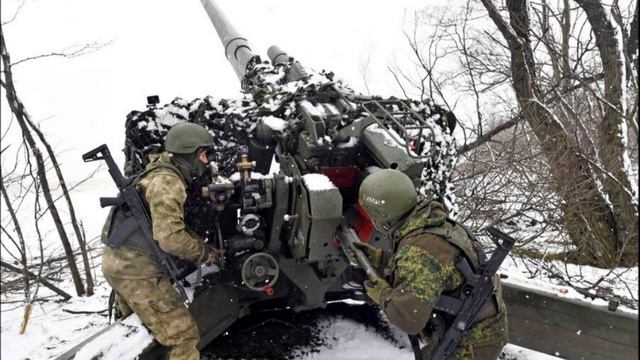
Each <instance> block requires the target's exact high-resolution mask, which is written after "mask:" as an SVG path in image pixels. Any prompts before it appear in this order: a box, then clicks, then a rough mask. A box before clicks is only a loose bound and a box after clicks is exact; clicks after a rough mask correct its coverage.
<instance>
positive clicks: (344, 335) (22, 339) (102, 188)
mask: <svg viewBox="0 0 640 360" xmlns="http://www.w3.org/2000/svg"><path fill="white" fill-rule="evenodd" d="M106 176H107V175H106V172H102V173H99V174H98V175H97V176H96V179H93V180H91V181H88V182H87V183H85V184H83V185H82V186H81V187H80V188H79V189H78V191H77V192H76V193H75V194H74V198H75V199H77V201H78V204H79V206H80V209H81V210H80V211H81V213H83V214H96V215H95V216H89V217H87V219H86V221H87V225H86V226H87V228H88V229H92V230H91V232H90V233H89V237H91V236H95V235H97V231H98V230H99V228H100V226H99V225H101V223H102V221H103V218H104V214H103V210H102V209H100V208H99V206H98V202H97V198H98V197H99V196H104V195H110V191H112V190H110V189H109V187H108V186H107V183H106V181H105V180H104V177H106ZM101 179H102V180H101ZM105 192H106V193H105ZM96 260H97V261H98V262H99V257H98V258H97V259H96ZM97 265H98V264H96V266H97ZM576 271H578V270H576ZM580 271H582V272H583V273H589V274H591V273H592V275H593V277H592V278H597V277H598V276H599V275H600V273H601V270H597V269H591V268H585V267H582V268H580ZM501 273H503V274H508V278H507V279H504V280H503V281H505V282H510V283H515V284H518V285H522V286H527V287H533V288H537V289H540V290H543V291H546V292H549V293H553V294H556V295H558V296H566V297H573V298H577V299H584V297H583V296H582V295H580V294H577V293H575V291H573V290H571V289H569V288H567V287H566V286H560V285H555V284H552V283H549V282H548V281H545V280H544V279H529V278H528V274H529V271H528V270H527V268H525V267H524V266H523V265H522V264H521V263H519V262H518V261H513V260H510V261H508V262H507V263H506V264H505V266H504V267H503V269H501ZM97 275H98V278H97V287H96V295H94V296H93V297H89V298H87V297H83V298H73V299H72V300H70V301H69V302H67V303H58V302H55V301H53V300H56V299H55V297H49V296H51V295H52V293H50V292H49V291H48V290H47V289H44V288H43V289H41V290H40V297H42V298H47V299H48V300H49V301H46V302H38V303H37V304H36V305H35V306H34V309H33V313H32V314H31V319H30V321H29V325H28V327H27V331H26V333H25V334H24V335H18V329H19V327H20V324H21V322H22V316H23V309H24V307H23V305H22V304H21V303H20V302H19V301H20V300H21V299H22V298H21V296H20V295H19V294H16V295H15V296H13V299H11V298H8V297H5V296H3V297H2V301H3V303H2V305H1V310H2V313H1V314H2V323H1V344H0V345H1V346H0V349H1V350H0V351H1V352H0V357H1V358H2V359H7V360H22V359H51V358H55V357H56V356H58V355H60V354H62V353H64V352H65V351H66V350H67V349H69V348H71V347H73V346H74V345H76V344H78V343H79V342H81V341H82V340H83V339H85V338H86V337H88V336H90V335H91V334H93V333H95V332H97V331H98V330H100V329H101V328H103V327H105V326H107V317H106V312H100V313H92V314H74V313H70V312H68V311H85V312H99V311H103V310H105V309H106V307H107V298H108V295H109V288H108V285H107V284H106V282H105V281H104V280H103V279H102V277H101V274H100V271H99V267H98V271H97ZM625 276H626V280H629V281H628V283H630V284H636V285H635V286H637V276H638V272H637V269H633V270H632V271H627V272H626V273H625ZM634 279H635V281H634ZM60 286H61V287H62V288H63V289H64V290H66V291H68V292H69V293H73V286H72V284H71V283H70V282H64V283H62V284H61V285H60ZM636 291H637V289H636ZM11 300H14V301H17V302H16V303H7V302H8V301H11ZM595 303H596V304H600V305H605V306H606V302H603V301H602V300H595ZM621 308H624V306H621ZM624 311H628V312H635V313H637V310H633V309H629V308H624ZM128 321H130V322H131V323H132V326H135V325H136V324H138V325H139V323H137V322H136V319H131V320H128ZM318 328H320V329H322V330H321V334H323V335H322V336H323V337H325V339H324V340H325V341H324V343H325V344H326V345H324V346H323V347H322V348H321V349H320V351H319V352H305V351H304V349H303V350H300V351H299V354H300V356H301V357H300V358H301V359H308V360H320V359H327V360H328V359H398V360H401V359H407V360H410V359H412V353H411V351H410V350H409V348H408V347H405V348H404V349H401V348H399V347H398V345H397V344H395V343H393V342H391V341H389V340H387V339H384V338H383V337H381V336H380V335H379V334H377V333H376V332H375V331H373V330H371V329H368V328H367V327H365V325H363V324H359V323H357V322H354V321H353V320H349V319H343V318H340V317H336V318H332V319H325V320H323V321H321V322H319V323H318ZM114 336H116V335H114ZM397 338H398V339H403V338H404V337H403V336H402V335H399V336H397ZM150 339H151V338H150V335H149V334H148V333H147V332H146V330H144V329H143V328H140V331H139V332H138V333H136V335H135V337H130V338H128V339H127V340H128V342H126V343H125V342H122V341H118V346H117V347H116V348H114V349H112V350H114V351H115V352H114V353H113V355H111V356H110V357H108V359H111V358H113V359H125V358H126V355H123V354H126V353H128V351H131V349H134V348H137V349H140V348H141V347H143V344H145V343H147V342H148V341H150ZM89 350H91V349H87V350H85V352H86V356H81V357H80V358H82V359H84V358H86V359H90V358H91V356H89V355H90V354H91V353H92V352H91V351H89ZM94 350H95V347H94ZM94 353H95V352H94ZM505 354H507V355H508V357H507V359H532V360H533V359H536V360H537V359H541V360H542V359H552V358H554V357H553V356H549V355H545V354H542V353H538V352H535V351H532V350H529V349H524V348H521V347H518V346H516V345H512V344H510V345H508V346H507V347H506V348H505Z"/></svg>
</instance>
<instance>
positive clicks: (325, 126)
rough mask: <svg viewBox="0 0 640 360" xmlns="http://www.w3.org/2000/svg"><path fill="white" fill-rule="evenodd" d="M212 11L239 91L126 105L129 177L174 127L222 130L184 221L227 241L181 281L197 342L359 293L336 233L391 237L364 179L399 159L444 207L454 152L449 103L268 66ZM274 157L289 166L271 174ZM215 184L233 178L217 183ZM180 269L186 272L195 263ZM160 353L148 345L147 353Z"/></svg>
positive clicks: (282, 62) (208, 4)
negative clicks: (191, 279) (190, 279)
mask: <svg viewBox="0 0 640 360" xmlns="http://www.w3.org/2000/svg"><path fill="white" fill-rule="evenodd" d="M203 6H204V8H205V10H206V11H207V13H208V14H209V17H210V19H211V20H212V22H213V24H214V26H215V28H216V30H217V32H218V35H219V37H220V38H221V40H222V43H223V46H224V49H225V55H226V56H227V58H228V59H229V61H230V62H231V65H232V67H233V68H234V70H235V71H236V74H237V75H238V77H239V78H241V81H242V87H243V90H244V91H243V93H242V95H241V96H239V97H238V98H235V99H216V98H213V97H206V98H204V99H195V100H193V101H191V102H187V101H184V100H182V99H175V100H174V101H172V102H171V103H170V104H166V105H164V106H157V105H154V104H150V106H149V107H148V109H146V110H145V111H133V112H131V113H130V114H129V115H128V116H127V120H126V123H125V128H126V134H127V136H126V140H125V158H126V163H125V169H124V170H125V175H127V176H131V175H133V174H135V173H137V172H139V171H141V170H142V169H143V168H144V166H145V165H146V164H147V161H148V160H147V159H148V155H149V154H152V153H157V152H160V151H163V150H164V148H163V139H164V136H165V135H166V133H167V131H168V129H169V128H170V127H171V126H173V125H175V124H176V123H180V122H185V121H190V122H197V123H199V124H201V125H203V126H205V127H206V128H207V129H208V130H209V131H210V132H211V133H212V135H214V139H215V148H216V150H217V151H216V154H217V156H218V158H217V159H216V162H217V165H218V166H217V169H215V171H213V172H212V173H211V174H207V175H208V176H206V177H203V178H200V179H196V180H195V181H194V185H192V186H191V187H190V188H192V189H194V191H193V192H192V193H191V194H190V196H189V198H188V200H187V204H185V221H186V223H187V226H188V227H189V228H190V229H191V230H193V231H194V232H196V233H198V234H200V235H201V236H202V237H203V238H205V239H206V240H207V241H208V242H210V243H213V244H221V245H222V247H223V248H224V250H225V262H224V266H223V267H221V268H220V271H217V272H215V273H209V274H207V275H205V276H203V278H202V282H201V286H196V284H195V283H194V284H191V286H190V287H189V286H187V288H186V291H187V292H188V293H193V294H194V296H193V301H192V303H191V305H190V307H189V309H190V311H191V313H192V314H193V317H194V319H195V320H196V322H197V325H198V328H199V332H200V337H201V341H200V344H199V347H200V348H202V347H204V346H206V345H207V344H208V343H209V342H211V341H212V340H213V339H214V338H216V337H217V336H218V335H220V334H221V333H222V332H224V331H225V329H227V328H228V327H229V326H230V325H231V324H233V323H234V322H235V321H236V320H237V319H239V318H240V317H243V316H246V315H248V314H250V313H252V312H253V311H259V310H264V309H278V308H285V307H288V308H291V309H293V310H295V311H301V310H305V309H312V308H317V307H324V306H325V305H326V304H327V302H328V301H332V300H340V299H347V298H360V297H361V296H362V294H361V292H359V291H357V290H359V289H354V288H353V287H349V286H347V287H345V286H343V285H344V284H347V283H352V282H353V280H356V282H360V281H361V280H362V279H363V274H362V273H361V269H358V268H355V267H352V266H349V260H348V259H347V258H346V256H345V252H343V251H342V249H341V248H340V245H339V243H337V242H336V241H335V239H334V236H335V234H336V232H337V231H338V228H339V226H341V224H343V225H342V227H343V228H345V227H346V228H349V227H351V226H355V225H358V229H359V232H358V233H357V235H354V233H353V231H352V230H351V231H350V233H351V235H353V236H358V237H359V238H360V239H361V241H363V242H369V243H371V244H372V245H374V246H376V247H378V248H380V249H382V250H383V251H387V250H390V248H391V246H392V244H391V243H390V242H389V241H386V240H385V239H384V238H383V237H382V236H379V234H378V233H377V232H376V231H375V229H373V227H372V226H371V224H370V223H369V222H368V220H367V219H366V218H364V217H363V215H362V214H361V213H360V212H359V211H358V210H357V204H356V202H357V192H358V188H359V185H360V182H361V181H362V179H363V178H364V177H366V176H367V174H368V173H370V172H371V171H375V170H376V169H378V168H393V169H397V170H399V171H402V172H404V173H405V174H407V175H408V176H409V177H410V178H411V179H412V180H413V182H414V184H415V185H416V187H418V188H420V189H422V190H423V191H429V192H431V193H432V194H434V195H435V196H438V197H439V198H441V199H443V200H444V201H445V202H446V201H447V200H448V199H450V194H449V191H450V189H451V187H450V185H449V183H448V175H449V173H450V171H451V168H452V166H453V160H454V154H455V149H454V146H453V139H452V138H451V136H450V132H451V130H452V128H453V126H454V124H455V118H454V117H453V114H451V113H450V112H448V111H446V110H444V109H442V108H441V107H439V106H437V105H435V104H433V103H431V102H430V101H426V102H422V101H416V100H399V99H395V98H390V99H383V98H379V97H367V96H362V95H359V94H356V93H355V92H354V91H353V90H351V89H350V88H349V87H347V86H345V85H344V84H342V83H341V82H340V81H339V80H336V79H334V75H333V74H332V73H328V72H324V71H323V72H320V73H317V72H314V71H311V70H309V69H305V68H303V66H302V65H301V64H300V63H298V62H297V61H295V60H294V59H293V58H291V57H290V56H288V55H287V54H286V53H284V52H283V51H281V50H280V49H279V48H277V47H272V48H270V49H269V51H268V54H269V58H270V60H271V62H268V61H264V62H263V61H261V60H260V58H259V57H258V56H255V55H254V54H253V53H252V52H251V50H250V48H249V46H248V42H247V40H246V39H244V38H243V37H241V36H240V35H239V34H238V33H237V32H236V30H235V29H234V28H233V26H231V24H230V23H229V21H228V20H227V19H226V18H225V17H224V15H223V13H222V12H221V11H220V9H219V8H218V6H217V5H216V4H215V2H213V1H203ZM274 155H275V159H276V160H277V161H278V162H279V164H280V172H279V173H278V174H270V175H265V174H266V173H268V172H269V168H270V166H271V163H272V159H273V158H274ZM318 179H322V180H323V181H321V182H318V181H317V180H318ZM318 183H324V184H330V185H331V186H316V185H317V184H318ZM212 184H227V185H225V186H223V187H222V188H223V189H224V190H223V191H218V190H219V188H220V187H217V186H211V185H212ZM228 184H232V187H233V190H231V188H230V186H229V185H228ZM202 189H207V191H205V192H204V193H205V195H206V196H203V191H202ZM178 265H179V266H184V268H183V269H181V273H189V272H192V271H195V269H193V268H192V267H189V266H190V265H188V264H178ZM378 270H379V269H378ZM373 271H374V270H372V269H369V271H368V272H369V274H371V273H372V272H373ZM187 285H188V284H187ZM157 353H158V348H157V347H149V348H147V349H146V350H145V352H144V353H143V355H141V357H142V358H154V357H155V356H156V355H157ZM67 358H69V357H67Z"/></svg>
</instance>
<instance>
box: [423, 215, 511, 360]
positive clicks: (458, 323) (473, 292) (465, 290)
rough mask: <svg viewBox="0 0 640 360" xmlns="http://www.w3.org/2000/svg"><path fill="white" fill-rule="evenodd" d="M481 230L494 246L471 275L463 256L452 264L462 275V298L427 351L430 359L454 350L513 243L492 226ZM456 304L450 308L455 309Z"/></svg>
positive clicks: (487, 292)
mask: <svg viewBox="0 0 640 360" xmlns="http://www.w3.org/2000/svg"><path fill="white" fill-rule="evenodd" d="M485 231H486V232H487V234H488V235H489V238H490V239H491V241H493V243H494V244H495V245H496V249H495V250H494V251H493V254H491V258H490V259H489V260H488V261H486V263H484V264H483V260H484V259H479V261H480V264H481V265H480V269H479V271H478V273H476V274H473V271H472V270H471V268H470V267H469V263H468V262H467V261H466V259H465V261H458V262H457V263H456V268H457V269H458V270H459V271H460V272H461V273H462V274H463V275H464V277H465V283H464V284H463V285H462V300H461V303H460V304H459V305H458V306H459V310H458V311H457V314H456V315H455V318H454V319H453V321H452V322H451V323H450V324H449V325H448V327H447V330H446V331H445V332H444V335H443V336H442V338H441V339H440V342H439V343H438V347H437V348H436V349H434V351H433V353H432V354H431V358H432V359H434V360H440V359H447V358H448V357H449V356H450V355H451V354H452V353H453V352H454V351H455V350H456V347H457V346H458V343H459V342H460V340H461V339H462V337H463V336H464V335H465V333H466V332H467V330H468V329H469V327H471V325H472V323H473V319H475V317H476V315H478V312H479V311H480V309H481V308H482V306H483V305H484V304H485V303H486V302H487V299H489V296H491V294H493V293H494V292H495V291H496V289H495V286H494V285H493V276H494V275H495V274H496V272H497V271H498V269H499V268H500V265H502V262H503V261H504V259H505V258H506V257H507V254H509V251H510V250H511V248H512V247H513V244H515V242H516V240H515V239H514V238H512V237H511V236H509V235H507V234H505V233H503V232H502V231H500V230H498V229H496V228H494V227H492V226H490V227H488V228H487V229H486V230H485ZM478 255H479V256H481V255H482V254H480V253H479V254H478ZM462 259H464V258H462ZM450 299H451V298H450ZM439 302H440V301H439ZM448 305H449V306H448V307H449V308H451V306H450V305H452V304H448ZM458 306H454V307H456V308H457V307H458Z"/></svg>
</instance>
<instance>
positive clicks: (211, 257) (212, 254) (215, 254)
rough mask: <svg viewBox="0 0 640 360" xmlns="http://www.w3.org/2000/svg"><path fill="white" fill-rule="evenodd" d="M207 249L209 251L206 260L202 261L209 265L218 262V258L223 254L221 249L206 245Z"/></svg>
mask: <svg viewBox="0 0 640 360" xmlns="http://www.w3.org/2000/svg"><path fill="white" fill-rule="evenodd" d="M207 250H208V252H209V254H208V256H207V258H206V260H205V261H204V263H205V265H207V266H211V265H213V264H216V263H218V261H219V260H220V257H221V256H222V254H223V252H224V251H223V250H219V249H217V248H214V247H213V246H210V245H207Z"/></svg>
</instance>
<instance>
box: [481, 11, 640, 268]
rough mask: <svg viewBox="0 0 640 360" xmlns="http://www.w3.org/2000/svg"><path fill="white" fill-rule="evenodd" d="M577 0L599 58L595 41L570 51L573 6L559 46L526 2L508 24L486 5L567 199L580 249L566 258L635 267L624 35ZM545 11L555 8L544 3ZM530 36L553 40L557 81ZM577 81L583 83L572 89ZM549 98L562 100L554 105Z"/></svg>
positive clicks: (569, 223) (565, 209) (524, 109)
mask: <svg viewBox="0 0 640 360" xmlns="http://www.w3.org/2000/svg"><path fill="white" fill-rule="evenodd" d="M577 2H578V3H579V4H580V6H581V8H582V9H583V10H584V13H586V17H587V22H586V23H585V24H584V25H585V26H589V27H591V29H590V31H591V34H595V35H594V36H595V37H596V45H597V48H598V50H599V59H598V58H595V57H594V56H592V55H593V51H591V49H590V48H589V41H587V42H586V43H584V42H582V41H580V40H581V39H580V38H578V39H577V40H578V41H577V46H576V48H575V49H571V48H570V45H569V44H570V43H569V40H568V39H569V36H570V34H565V33H566V32H569V31H571V26H570V24H571V20H570V15H569V14H571V10H570V9H569V8H568V6H569V4H568V1H565V2H564V11H563V13H562V14H563V16H561V17H560V19H561V20H560V29H561V31H562V32H563V34H564V35H562V40H561V41H558V42H555V41H553V40H549V39H551V35H550V34H549V32H548V28H545V25H546V24H547V22H545V21H544V20H543V21H542V22H541V24H542V25H543V26H542V30H543V33H542V34H543V35H544V36H541V35H540V34H539V33H538V34H537V35H536V32H534V30H536V29H535V28H534V27H533V26H532V23H531V18H530V12H529V9H528V4H527V2H526V1H525V0H509V1H507V3H506V6H507V12H508V15H509V22H507V21H506V20H505V19H504V18H503V17H502V15H501V13H500V11H499V10H498V9H497V8H496V6H495V5H494V4H493V3H492V2H491V1H489V0H482V3H483V5H484V6H485V8H486V10H487V13H488V14H489V17H490V18H491V20H492V21H493V22H494V24H495V25H496V27H497V28H498V30H499V32H500V33H501V34H502V36H503V37H504V39H505V40H506V43H507V46H508V48H509V51H510V55H511V66H510V69H511V76H512V86H513V89H514V91H515V93H516V97H517V100H518V104H519V107H520V113H521V115H522V117H523V118H524V119H525V121H526V122H527V124H528V125H529V127H530V128H531V130H532V131H533V133H534V135H535V136H536V138H537V140H538V142H539V143H540V145H541V149H542V155H543V156H545V158H546V159H547V160H548V162H549V167H550V172H551V175H552V184H553V186H554V189H555V192H556V193H557V194H559V195H560V196H561V197H562V199H563V203H562V209H561V210H562V213H563V219H564V225H565V228H566V230H567V232H568V234H569V235H570V237H571V239H572V242H573V244H574V245H575V247H576V251H574V252H571V253H567V256H568V257H569V258H570V259H571V260H573V261H577V262H587V263H591V264H596V265H600V266H616V265H620V264H622V265H627V266H632V265H634V264H636V263H637V255H638V243H637V242H638V239H637V237H638V232H637V224H638V212H637V189H636V188H635V186H632V184H634V182H633V181H632V180H631V178H632V174H631V166H630V163H629V160H628V159H629V156H628V153H627V151H628V150H627V136H626V129H627V124H626V123H625V117H628V116H629V115H631V120H632V121H633V114H626V115H625V110H626V109H625V108H624V106H623V103H624V100H625V99H624V92H623V89H625V87H626V84H625V83H624V76H623V71H624V62H623V60H622V57H621V51H620V50H621V49H619V48H618V40H619V39H618V37H619V34H618V33H617V31H616V30H615V28H614V27H613V25H612V23H611V21H610V20H608V19H609V18H608V17H607V16H606V13H605V10H604V7H603V5H602V4H601V3H600V2H598V1H595V0H594V1H577ZM541 6H542V7H543V9H542V10H544V11H546V12H547V13H548V12H549V11H551V9H550V8H549V7H548V6H547V5H546V4H545V3H543V4H542V5H541ZM542 16H543V18H544V16H546V15H545V14H544V12H543V15H542ZM545 31H546V32H545ZM531 34H534V35H535V36H536V38H538V39H542V41H543V42H546V45H547V49H548V53H549V54H550V55H549V56H548V57H547V59H550V61H551V63H552V64H551V68H552V73H553V75H554V76H551V77H547V76H543V75H546V73H545V72H544V71H541V70H540V69H544V68H545V65H546V64H545V63H544V60H543V59H540V58H538V59H537V58H536V56H535V55H534V47H533V42H532V39H531V38H532V35H531ZM545 39H546V40H545ZM558 49H559V51H558ZM572 50H573V51H572ZM571 52H574V53H575V55H576V56H577V57H576V58H572V57H571V56H570V53H571ZM572 62H573V64H571V63H572ZM578 70H581V71H578ZM594 72H597V73H602V74H603V76H602V79H603V81H602V82H598V81H595V82H593V83H591V84H584V82H585V81H586V79H587V78H586V77H585V76H584V75H590V74H592V73H594ZM634 76H635V75H634ZM574 81H575V82H577V83H579V84H580V83H582V84H581V86H579V87H578V88H574V87H572V86H571V82H574ZM599 86H602V87H603V88H604V90H602V89H600V88H599ZM561 93H562V94H561ZM549 96H555V98H557V101H556V102H553V103H552V104H549V105H548V104H547V101H546V100H547V99H548V97H549ZM572 96H582V98H583V99H584V97H585V96H588V97H590V98H591V99H592V100H593V103H592V105H593V107H588V108H586V107H584V106H582V108H581V107H580V105H581V104H580V102H577V101H576V102H573V101H572V100H573V99H572ZM636 101H637V98H636ZM594 113H595V114H596V115H595V116H594ZM594 121H595V125H594ZM593 128H595V129H593ZM594 130H595V131H594ZM634 185H635V184H634Z"/></svg>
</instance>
